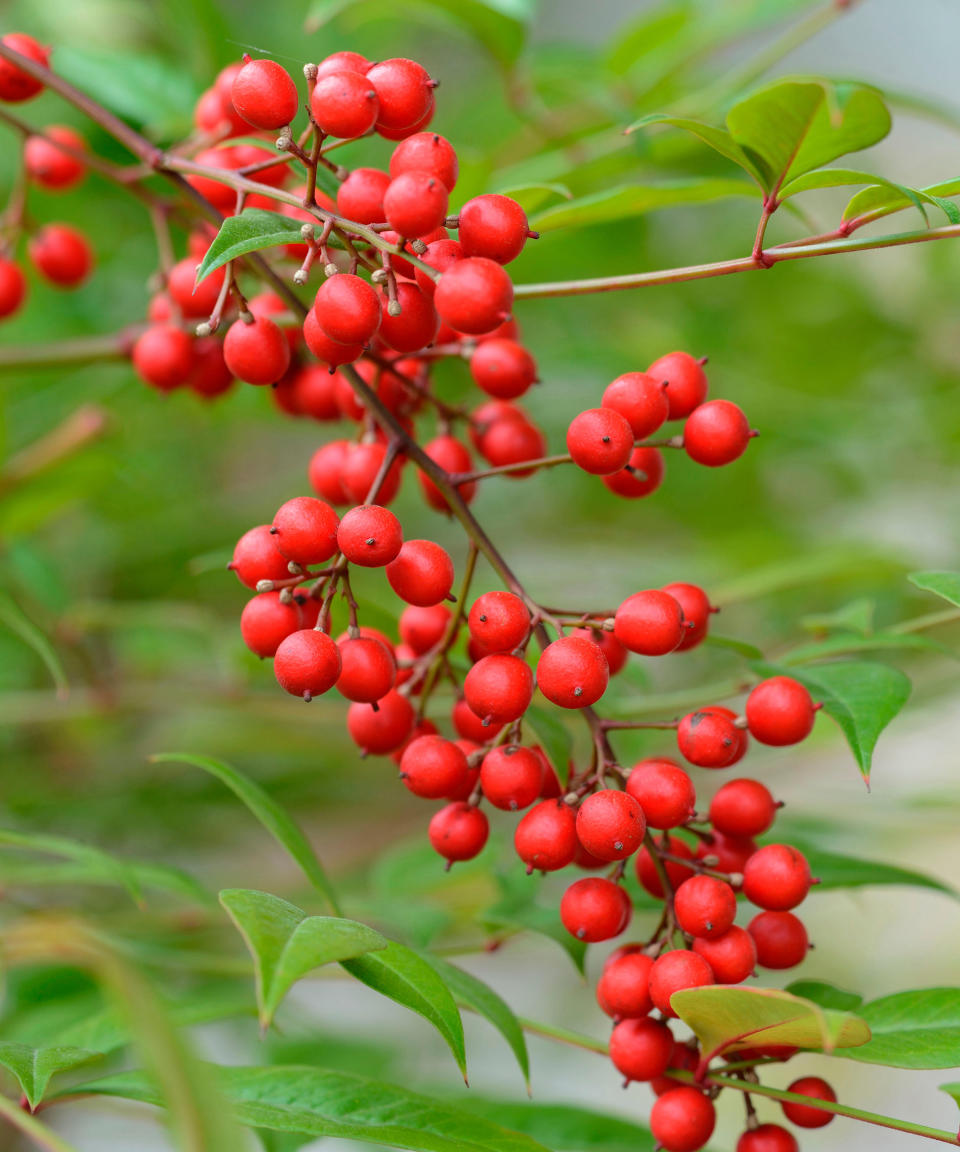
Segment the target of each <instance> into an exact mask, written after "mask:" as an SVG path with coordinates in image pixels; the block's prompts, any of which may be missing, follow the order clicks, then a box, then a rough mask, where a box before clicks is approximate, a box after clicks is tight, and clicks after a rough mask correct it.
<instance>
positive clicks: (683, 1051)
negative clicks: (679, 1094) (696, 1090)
mask: <svg viewBox="0 0 960 1152" xmlns="http://www.w3.org/2000/svg"><path fill="white" fill-rule="evenodd" d="M699 1064H700V1052H699V1049H698V1048H697V1046H696V1045H694V1046H693V1047H692V1048H691V1047H690V1044H689V1042H688V1043H686V1044H677V1043H674V1045H673V1052H672V1053H671V1055H670V1063H669V1064H668V1065H667V1074H666V1075H664V1076H657V1077H656V1078H655V1079H653V1080H652V1081H651V1082H650V1087H651V1088H652V1089H653V1091H654V1092H655V1093H656V1095H657V1096H662V1095H663V1094H664V1093H665V1092H669V1091H671V1089H673V1088H679V1087H681V1086H682V1084H683V1081H682V1080H677V1079H676V1077H674V1076H670V1075H669V1073H670V1072H671V1071H675V1070H676V1071H682V1072H694V1071H696V1069H697V1067H698V1066H699Z"/></svg>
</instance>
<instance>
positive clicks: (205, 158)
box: [186, 104, 240, 213]
mask: <svg viewBox="0 0 960 1152" xmlns="http://www.w3.org/2000/svg"><path fill="white" fill-rule="evenodd" d="M230 107H231V109H232V108H233V105H232V104H231V105H230ZM194 159H195V160H196V162H197V163H198V164H203V165H204V166H205V167H207V168H219V169H221V170H222V171H232V170H233V169H235V168H239V167H240V162H239V159H238V157H237V150H236V148H204V149H203V150H202V151H201V152H198V153H197V154H196V156H195V157H194ZM186 181H187V183H188V184H189V185H190V186H191V188H193V190H194V191H195V192H198V193H199V194H200V195H201V196H203V197H204V199H206V200H209V201H210V203H211V204H212V205H213V207H214V208H216V209H218V210H219V211H220V212H223V213H232V212H233V210H234V207H235V206H236V202H237V194H236V192H235V191H234V190H233V188H231V187H230V185H229V184H224V183H223V181H222V180H216V179H214V177H212V176H199V175H190V176H187V177H186Z"/></svg>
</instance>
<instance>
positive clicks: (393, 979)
mask: <svg viewBox="0 0 960 1152" xmlns="http://www.w3.org/2000/svg"><path fill="white" fill-rule="evenodd" d="M343 967H344V968H346V970H347V971H348V972H349V973H350V975H351V976H355V977H356V978H357V979H358V980H361V981H362V982H363V983H364V984H366V985H368V986H369V987H370V988H373V989H374V991H376V992H379V993H381V994H382V995H383V996H389V998H390V999H391V1000H395V1001H396V1002H397V1003H398V1004H402V1005H403V1007H404V1008H409V1009H410V1010H411V1011H412V1012H417V1013H419V1014H420V1015H421V1016H422V1017H423V1018H424V1019H425V1020H429V1021H430V1023H431V1024H432V1025H433V1026H434V1028H436V1029H437V1031H438V1032H439V1033H440V1035H441V1036H442V1037H443V1038H444V1040H446V1042H447V1044H448V1045H449V1046H450V1051H451V1052H452V1053H453V1055H454V1059H455V1060H456V1061H457V1066H458V1067H459V1069H460V1071H461V1072H462V1073H463V1076H464V1079H466V1074H467V1063H466V1052H465V1050H464V1044H463V1021H462V1020H461V1019H460V1010H459V1009H458V1008H457V1004H456V1001H455V1000H454V998H453V994H452V993H451V991H450V989H449V988H448V987H447V986H446V984H445V983H444V982H443V980H442V979H441V978H440V977H439V976H438V975H437V973H436V972H435V971H434V970H433V968H432V967H431V966H430V965H429V964H428V963H427V962H426V960H424V959H423V958H422V957H421V956H418V955H417V954H416V952H414V951H413V950H412V949H410V948H407V947H405V946H404V945H403V944H397V943H396V942H395V941H390V942H389V943H388V944H387V946H386V948H384V949H383V951H382V952H370V953H368V954H367V955H366V956H360V957H359V958H358V959H356V960H345V961H343Z"/></svg>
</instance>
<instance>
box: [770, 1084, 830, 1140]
mask: <svg viewBox="0 0 960 1152" xmlns="http://www.w3.org/2000/svg"><path fill="white" fill-rule="evenodd" d="M787 1091H788V1092H796V1094H797V1095H798V1096H812V1097H813V1098H814V1099H815V1100H826V1101H829V1103H831V1104H836V1102H837V1094H836V1092H834V1090H833V1089H832V1088H831V1087H830V1085H829V1084H828V1083H827V1082H826V1080H821V1079H820V1077H819V1076H802V1077H801V1078H800V1079H799V1080H794V1082H793V1083H792V1084H791V1085H790V1087H789V1088H788V1089H787ZM780 1107H781V1108H782V1109H783V1114H784V1116H786V1118H787V1119H788V1120H789V1121H790V1122H791V1124H796V1126H797V1127H798V1128H823V1127H824V1125H826V1124H829V1123H830V1121H831V1120H832V1119H833V1117H834V1113H833V1112H825V1111H824V1110H823V1109H822V1108H812V1107H811V1106H810V1105H809V1104H794V1103H793V1101H787V1100H783V1101H781V1103H780Z"/></svg>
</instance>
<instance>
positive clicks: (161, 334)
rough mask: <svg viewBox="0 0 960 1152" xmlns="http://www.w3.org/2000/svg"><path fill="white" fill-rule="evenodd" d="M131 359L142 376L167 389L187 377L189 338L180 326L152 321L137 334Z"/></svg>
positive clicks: (190, 366) (190, 356)
mask: <svg viewBox="0 0 960 1152" xmlns="http://www.w3.org/2000/svg"><path fill="white" fill-rule="evenodd" d="M131 359H132V360H133V366H134V368H135V369H136V371H137V375H138V376H139V377H140V378H141V379H142V380H144V381H145V382H146V383H147V384H150V385H151V386H152V387H154V388H158V389H159V390H160V391H161V392H171V391H172V390H173V389H174V388H179V387H180V385H181V384H185V383H186V382H187V380H188V379H189V377H190V373H191V372H192V370H193V341H192V340H191V339H190V337H189V336H188V335H187V334H186V332H184V331H183V330H182V329H180V328H174V327H173V326H172V325H170V324H155V325H153V326H152V327H150V328H148V329H147V330H146V332H144V333H143V334H142V335H141V336H140V337H138V339H137V342H136V344H134V346H133V352H132V353H131Z"/></svg>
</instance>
